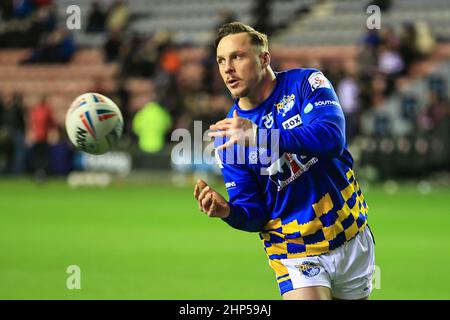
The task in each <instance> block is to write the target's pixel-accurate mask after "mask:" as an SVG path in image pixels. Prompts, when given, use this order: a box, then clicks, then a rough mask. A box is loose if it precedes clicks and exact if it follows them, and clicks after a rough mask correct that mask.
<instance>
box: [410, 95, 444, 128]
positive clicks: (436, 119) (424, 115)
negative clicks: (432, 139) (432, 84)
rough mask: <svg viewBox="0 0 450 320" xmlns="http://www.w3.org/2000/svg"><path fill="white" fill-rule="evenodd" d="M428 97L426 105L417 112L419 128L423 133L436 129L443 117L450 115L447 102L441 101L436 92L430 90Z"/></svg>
mask: <svg viewBox="0 0 450 320" xmlns="http://www.w3.org/2000/svg"><path fill="white" fill-rule="evenodd" d="M428 96H429V102H428V105H427V106H426V108H424V109H423V110H422V111H421V112H419V114H418V117H417V122H418V124H419V127H420V128H421V129H423V130H425V131H430V130H433V129H434V128H436V127H437V126H438V125H439V123H440V122H441V121H442V120H443V119H444V118H445V116H446V115H448V114H450V104H449V102H448V101H447V100H445V99H442V98H441V97H440V95H439V94H438V92H436V91H434V90H430V91H429V93H428Z"/></svg>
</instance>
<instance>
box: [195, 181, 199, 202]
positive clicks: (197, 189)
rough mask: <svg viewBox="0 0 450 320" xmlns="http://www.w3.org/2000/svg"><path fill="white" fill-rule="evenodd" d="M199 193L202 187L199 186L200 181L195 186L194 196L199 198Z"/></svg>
mask: <svg viewBox="0 0 450 320" xmlns="http://www.w3.org/2000/svg"><path fill="white" fill-rule="evenodd" d="M199 194H200V188H199V186H198V183H196V184H195V187H194V197H195V199H198V195H199Z"/></svg>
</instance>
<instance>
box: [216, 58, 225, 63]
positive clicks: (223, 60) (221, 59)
mask: <svg viewBox="0 0 450 320" xmlns="http://www.w3.org/2000/svg"><path fill="white" fill-rule="evenodd" d="M224 62H225V59H223V58H219V59H217V63H218V64H223V63H224Z"/></svg>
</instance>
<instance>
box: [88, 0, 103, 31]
mask: <svg viewBox="0 0 450 320" xmlns="http://www.w3.org/2000/svg"><path fill="white" fill-rule="evenodd" d="M105 22H106V13H105V12H104V11H103V10H102V8H101V7H100V3H99V2H98V1H94V2H93V3H92V6H91V10H90V12H89V17H88V23H87V27H86V32H87V33H101V32H103V31H105Z"/></svg>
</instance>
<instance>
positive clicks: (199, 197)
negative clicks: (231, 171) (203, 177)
mask: <svg viewBox="0 0 450 320" xmlns="http://www.w3.org/2000/svg"><path fill="white" fill-rule="evenodd" d="M209 190H210V187H209V186H206V188H205V189H203V190H202V192H200V195H199V196H198V198H197V200H198V207H199V208H200V210H202V201H203V198H205V196H206V195H207V194H208V191H209Z"/></svg>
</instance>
